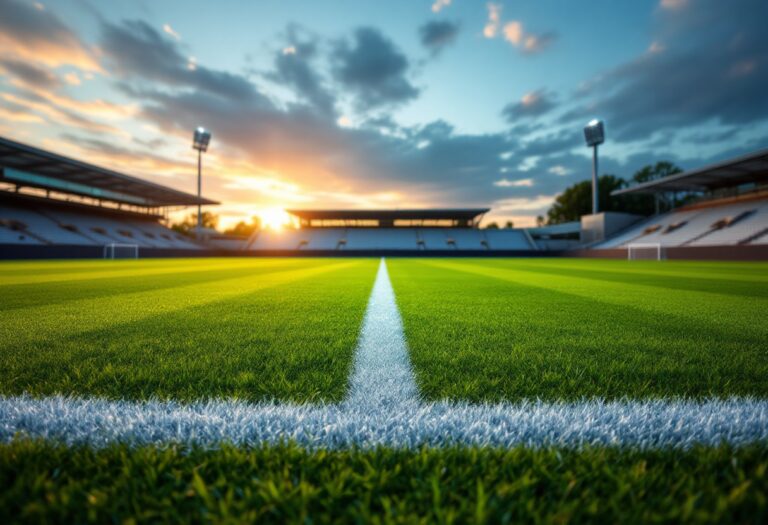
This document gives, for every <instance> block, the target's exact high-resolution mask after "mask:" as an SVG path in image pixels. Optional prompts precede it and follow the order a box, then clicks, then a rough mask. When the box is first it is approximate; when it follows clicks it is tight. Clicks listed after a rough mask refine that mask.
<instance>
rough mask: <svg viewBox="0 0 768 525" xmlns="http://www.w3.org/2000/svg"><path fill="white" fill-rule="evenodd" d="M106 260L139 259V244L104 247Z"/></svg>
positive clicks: (117, 244) (107, 245) (115, 244)
mask: <svg viewBox="0 0 768 525" xmlns="http://www.w3.org/2000/svg"><path fill="white" fill-rule="evenodd" d="M104 258H105V259H138V258H139V245H138V244H119V243H114V242H113V243H111V244H106V245H104Z"/></svg>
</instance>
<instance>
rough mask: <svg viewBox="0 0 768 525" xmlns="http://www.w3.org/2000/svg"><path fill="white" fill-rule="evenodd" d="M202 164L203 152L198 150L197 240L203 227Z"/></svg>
mask: <svg viewBox="0 0 768 525" xmlns="http://www.w3.org/2000/svg"><path fill="white" fill-rule="evenodd" d="M202 162H203V151H202V150H200V149H198V150H197V199H198V203H197V238H198V239H199V238H200V231H201V230H202V227H203V212H202V209H203V206H202V204H200V202H199V201H200V199H201V198H202V197H201V191H202Z"/></svg>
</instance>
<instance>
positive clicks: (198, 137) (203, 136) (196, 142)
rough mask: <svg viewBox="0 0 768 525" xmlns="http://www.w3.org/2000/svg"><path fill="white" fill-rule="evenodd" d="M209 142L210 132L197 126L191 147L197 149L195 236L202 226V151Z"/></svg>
mask: <svg viewBox="0 0 768 525" xmlns="http://www.w3.org/2000/svg"><path fill="white" fill-rule="evenodd" d="M209 142H211V133H210V132H209V131H207V130H206V129H205V128H197V129H196V130H195V135H194V137H193V138H192V149H196V150H197V199H198V203H197V237H200V231H201V230H202V228H203V205H202V204H201V203H200V202H199V201H200V200H202V198H203V196H202V194H201V193H202V180H203V152H206V151H208V143H209Z"/></svg>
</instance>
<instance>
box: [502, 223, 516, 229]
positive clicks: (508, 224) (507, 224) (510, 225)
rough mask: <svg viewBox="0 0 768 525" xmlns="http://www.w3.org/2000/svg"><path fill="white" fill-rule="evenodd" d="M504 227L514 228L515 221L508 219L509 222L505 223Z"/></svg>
mask: <svg viewBox="0 0 768 525" xmlns="http://www.w3.org/2000/svg"><path fill="white" fill-rule="evenodd" d="M504 227H505V228H507V229H512V228H514V227H515V223H514V222H512V221H507V222H505V223H504Z"/></svg>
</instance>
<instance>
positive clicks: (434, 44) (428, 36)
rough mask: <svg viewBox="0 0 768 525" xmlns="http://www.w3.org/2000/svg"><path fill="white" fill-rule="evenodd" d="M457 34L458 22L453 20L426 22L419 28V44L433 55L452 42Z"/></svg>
mask: <svg viewBox="0 0 768 525" xmlns="http://www.w3.org/2000/svg"><path fill="white" fill-rule="evenodd" d="M458 34H459V24H457V23H455V22H448V21H442V22H439V21H435V22H427V23H426V24H424V25H423V26H421V27H420V28H419V39H420V40H421V45H423V46H424V47H425V48H427V49H428V50H429V51H430V52H431V53H432V55H433V56H434V55H437V54H438V53H439V52H440V51H442V50H443V49H444V48H445V47H446V46H448V45H449V44H451V43H453V41H454V40H456V36H457V35H458Z"/></svg>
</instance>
